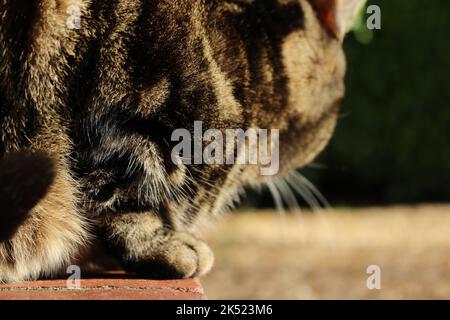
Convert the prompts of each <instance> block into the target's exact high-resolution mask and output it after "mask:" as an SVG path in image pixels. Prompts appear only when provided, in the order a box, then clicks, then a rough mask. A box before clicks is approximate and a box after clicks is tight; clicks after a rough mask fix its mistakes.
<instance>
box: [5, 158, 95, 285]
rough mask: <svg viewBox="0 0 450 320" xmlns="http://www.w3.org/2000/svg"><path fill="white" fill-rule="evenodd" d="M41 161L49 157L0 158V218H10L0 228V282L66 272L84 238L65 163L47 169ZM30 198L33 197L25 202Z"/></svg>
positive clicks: (72, 184) (71, 183)
mask: <svg viewBox="0 0 450 320" xmlns="http://www.w3.org/2000/svg"><path fill="white" fill-rule="evenodd" d="M46 161H49V162H51V160H50V159H49V158H47V157H41V156H33V155H31V156H30V155H23V154H18V155H15V156H11V157H7V158H5V159H2V160H1V161H0V170H1V172H0V197H1V201H0V204H1V207H0V223H2V219H4V220H5V221H9V222H8V228H3V227H2V228H1V229H0V231H1V232H0V233H1V234H0V282H16V281H22V280H30V279H36V278H38V277H41V276H51V275H54V274H56V273H60V272H64V273H65V270H66V269H67V267H68V266H69V265H70V263H71V261H72V259H73V258H75V257H76V255H77V253H78V252H79V250H80V249H81V248H82V247H83V246H84V244H85V243H86V241H87V238H88V232H87V223H86V221H85V220H84V219H83V218H82V216H81V215H80V214H79V213H78V212H77V210H76V206H75V204H76V199H75V196H76V187H75V184H74V182H73V180H72V179H71V177H70V175H69V173H68V170H67V169H66V166H65V165H63V164H56V165H54V167H52V169H49V165H48V164H47V163H45V162H46ZM49 175H51V177H50V178H49ZM45 180H47V182H48V183H47V182H46V183H44V182H42V181H45ZM34 188H38V189H39V190H33V189H34ZM41 188H44V191H42V190H41ZM33 197H38V198H36V199H35V200H36V201H35V202H34V203H31V202H29V201H30V199H32V198H33ZM28 202H29V203H28ZM27 205H29V206H28V207H27ZM24 206H25V207H24ZM30 208H31V209H30Z"/></svg>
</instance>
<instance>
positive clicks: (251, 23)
mask: <svg viewBox="0 0 450 320" xmlns="http://www.w3.org/2000/svg"><path fill="white" fill-rule="evenodd" d="M361 2H362V1H361V0H353V1H352V0H341V1H338V0H133V1H129V0H0V159H1V160H0V281H2V282H11V281H20V280H25V279H35V278H39V277H43V276H53V275H57V274H58V273H60V272H64V270H66V268H67V267H68V266H69V265H71V264H79V265H82V264H86V263H87V262H91V261H95V260H103V258H102V259H100V257H111V258H113V259H112V260H113V261H116V262H118V263H120V266H121V267H123V268H125V269H126V270H128V271H129V272H135V273H138V274H140V275H141V276H146V277H152V278H189V277H194V276H200V275H203V274H205V273H206V272H208V271H209V270H210V268H211V266H212V264H213V254H212V252H211V250H210V249H209V247H208V246H207V245H206V244H205V243H204V242H202V241H201V240H199V239H198V238H196V234H197V232H198V230H200V229H201V227H203V226H205V225H206V224H207V222H208V221H210V220H211V219H213V218H214V217H217V216H219V215H220V214H221V213H223V212H224V211H226V210H227V208H228V207H229V206H230V204H231V203H232V202H233V199H234V198H235V195H236V193H237V192H239V190H240V189H241V188H242V187H243V186H248V185H250V186H252V185H253V186H257V185H260V184H262V183H264V182H265V180H266V179H270V177H263V176H261V175H259V171H258V166H254V165H252V166H246V165H206V164H203V165H192V166H188V165H183V164H179V163H178V164H175V163H174V162H173V161H171V149H172V148H173V142H171V133H172V132H173V131H174V130H175V129H177V128H186V129H188V130H193V127H194V122H195V121H202V123H203V126H204V128H205V130H206V129H208V128H217V129H219V130H224V129H226V128H242V129H244V130H245V129H248V128H266V129H279V130H280V142H279V143H280V172H279V174H280V175H283V174H286V173H288V172H289V171H291V170H294V169H296V168H298V167H301V166H304V165H305V164H307V163H309V162H310V161H311V160H312V159H313V158H314V157H315V156H316V155H317V154H318V153H319V152H320V151H321V150H322V149H323V148H324V146H325V145H326V143H327V141H328V140H329V138H330V136H331V135H332V132H333V129H334V126H335V122H336V118H337V114H338V109H339V104H340V101H341V99H342V97H343V94H344V86H343V78H344V73H345V59H344V54H343V50H342V39H343V36H344V33H345V31H346V29H347V27H346V26H347V25H348V21H350V19H351V17H352V15H353V13H354V12H355V11H356V8H357V7H359V6H360V5H361ZM77 14H78V16H76V15H77ZM74 15H75V17H74ZM73 19H75V20H73ZM100 252H101V254H100ZM94 258H98V259H94ZM93 259H94V260H93Z"/></svg>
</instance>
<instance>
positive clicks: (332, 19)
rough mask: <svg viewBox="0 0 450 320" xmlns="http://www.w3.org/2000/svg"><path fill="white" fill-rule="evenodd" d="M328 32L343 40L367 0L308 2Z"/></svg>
mask: <svg viewBox="0 0 450 320" xmlns="http://www.w3.org/2000/svg"><path fill="white" fill-rule="evenodd" d="M308 1H309V2H310V3H311V5H312V7H313V8H314V10H315V11H316V14H317V16H318V18H319V20H320V21H321V23H322V24H323V26H324V27H325V28H326V29H327V31H328V32H329V33H330V34H332V35H333V36H335V37H337V38H338V39H342V38H343V37H344V35H345V34H346V33H347V32H348V31H349V30H350V28H351V27H352V25H353V22H354V20H355V17H356V15H357V14H358V12H359V11H360V10H361V7H362V6H363V5H364V3H365V2H366V0H308Z"/></svg>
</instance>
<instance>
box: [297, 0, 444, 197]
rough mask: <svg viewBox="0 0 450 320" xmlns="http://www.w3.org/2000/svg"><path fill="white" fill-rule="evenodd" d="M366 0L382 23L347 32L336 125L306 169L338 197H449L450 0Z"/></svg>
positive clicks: (306, 173) (324, 188)
mask: <svg viewBox="0 0 450 320" xmlns="http://www.w3.org/2000/svg"><path fill="white" fill-rule="evenodd" d="M369 4H377V5H379V6H380V8H381V13H382V30H375V31H374V32H373V39H372V41H371V42H370V43H368V44H362V43H360V42H358V41H357V40H356V37H355V36H354V35H352V34H351V35H349V36H348V38H347V40H346V43H345V49H346V52H347V56H348V64H349V66H348V75H347V81H346V82H347V96H346V99H345V101H344V104H343V108H342V115H341V118H340V120H339V125H338V127H337V130H336V134H335V136H334V138H333V140H332V142H331V144H330V145H329V147H328V149H327V150H326V151H325V152H324V153H323V154H322V155H321V156H320V157H319V158H318V159H317V161H316V165H313V166H312V167H310V168H308V169H306V170H303V173H304V174H305V175H306V176H307V177H308V178H310V180H312V181H313V183H314V184H316V185H317V187H318V188H319V189H320V190H321V191H322V192H323V193H324V194H325V195H326V196H327V198H329V199H330V200H331V201H332V202H333V203H334V204H386V203H417V202H432V201H437V202H444V201H450V141H449V139H450V105H449V104H450V80H449V77H450V1H449V0H428V1H426V0H384V1H382V0H378V1H369ZM317 164H319V165H317Z"/></svg>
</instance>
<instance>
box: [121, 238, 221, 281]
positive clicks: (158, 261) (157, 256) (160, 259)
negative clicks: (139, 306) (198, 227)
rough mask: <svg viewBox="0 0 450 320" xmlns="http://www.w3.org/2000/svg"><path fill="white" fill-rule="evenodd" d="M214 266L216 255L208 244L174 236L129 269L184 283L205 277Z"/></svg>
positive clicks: (152, 276)
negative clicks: (188, 279)
mask: <svg viewBox="0 0 450 320" xmlns="http://www.w3.org/2000/svg"><path fill="white" fill-rule="evenodd" d="M213 263H214V255H213V253H212V251H211V249H210V248H209V246H208V245H207V244H206V243H204V242H203V241H201V240H198V239H195V238H194V237H192V236H191V235H189V234H185V233H173V234H172V235H171V237H170V238H169V239H167V240H166V241H164V242H162V243H160V244H159V245H158V246H156V247H154V248H153V249H152V251H151V252H150V253H149V254H148V256H146V257H144V258H143V259H139V261H135V262H133V263H131V264H128V265H127V269H128V270H129V271H133V272H137V273H138V274H141V275H144V276H146V277H150V278H153V279H184V278H192V277H197V276H202V275H204V274H206V273H207V272H209V270H211V268H212V265H213Z"/></svg>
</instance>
